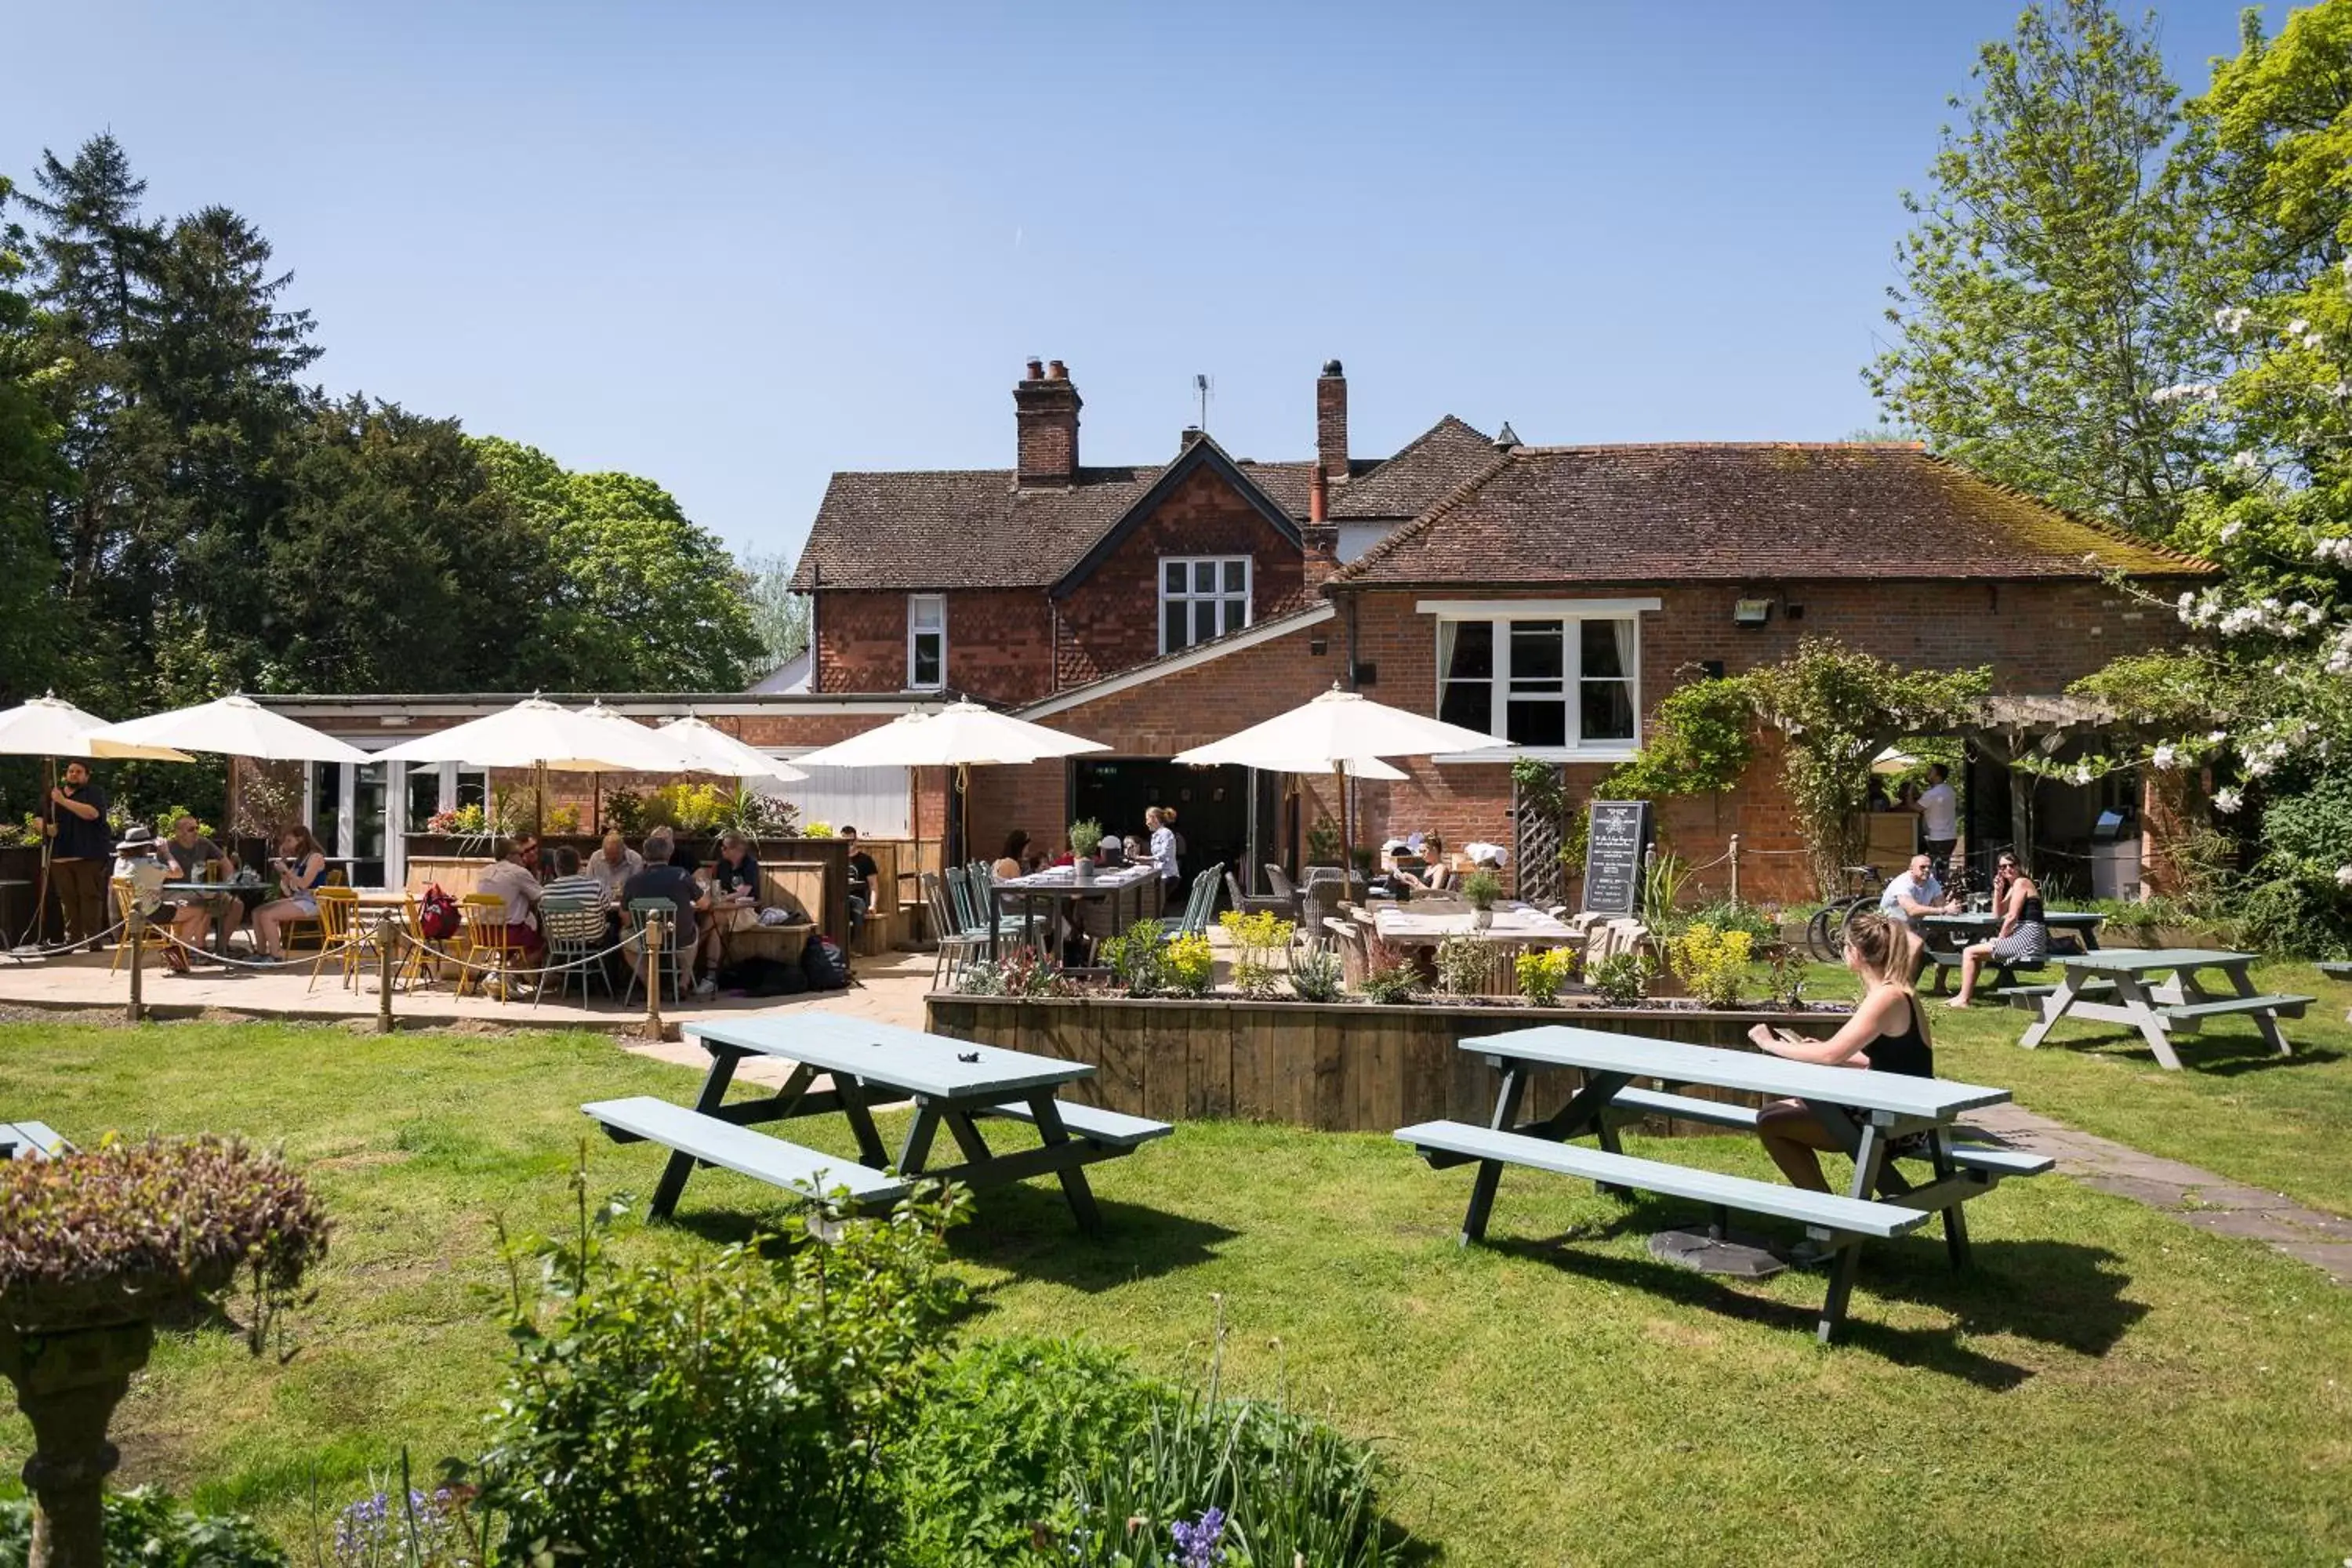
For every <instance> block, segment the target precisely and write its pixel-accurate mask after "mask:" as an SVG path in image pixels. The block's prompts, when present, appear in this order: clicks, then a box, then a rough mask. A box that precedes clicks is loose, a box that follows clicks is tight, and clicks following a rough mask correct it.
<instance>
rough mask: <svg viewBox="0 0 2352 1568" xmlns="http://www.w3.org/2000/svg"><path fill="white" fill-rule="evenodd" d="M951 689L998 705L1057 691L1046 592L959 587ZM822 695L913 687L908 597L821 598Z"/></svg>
mask: <svg viewBox="0 0 2352 1568" xmlns="http://www.w3.org/2000/svg"><path fill="white" fill-rule="evenodd" d="M946 598H947V612H948V668H947V679H948V684H949V685H950V687H952V688H954V689H956V690H958V691H962V692H969V693H970V694H971V695H972V696H974V697H980V698H984V699H986V700H990V701H992V702H1034V701H1035V700H1037V699H1039V698H1041V697H1045V696H1046V695H1048V694H1050V693H1051V692H1052V690H1053V689H1054V686H1053V680H1054V665H1053V637H1054V628H1053V617H1052V613H1051V610H1050V608H1049V606H1048V605H1047V603H1046V599H1045V590H1044V589H1042V588H958V589H954V590H951V591H950V592H949V593H948V594H947V595H946ZM816 641H817V647H816V659H817V689H818V691H819V692H820V693H821V694H823V695H826V696H839V695H843V694H846V693H855V692H877V691H890V692H897V691H904V690H905V689H907V595H904V594H899V593H876V592H868V591H866V590H863V589H856V590H853V589H844V588H829V589H825V590H823V591H821V592H820V593H819V594H818V595H817V616H816Z"/></svg>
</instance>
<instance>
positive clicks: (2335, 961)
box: [2319, 958, 2352, 980]
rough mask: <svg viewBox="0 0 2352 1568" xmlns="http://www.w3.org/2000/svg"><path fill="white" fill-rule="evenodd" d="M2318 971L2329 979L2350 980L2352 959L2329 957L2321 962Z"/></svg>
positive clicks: (2351, 977)
mask: <svg viewBox="0 0 2352 1568" xmlns="http://www.w3.org/2000/svg"><path fill="white" fill-rule="evenodd" d="M2319 973H2322V974H2325V975H2326V976H2327V978H2328V979H2330V980H2352V961H2347V960H2345V959H2341V958H2331V959H2328V960H2326V962H2324V963H2321V964H2320V966H2319Z"/></svg>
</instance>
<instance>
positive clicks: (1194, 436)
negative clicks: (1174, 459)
mask: <svg viewBox="0 0 2352 1568" xmlns="http://www.w3.org/2000/svg"><path fill="white" fill-rule="evenodd" d="M1201 435H1202V431H1201V427H1200V426H1198V425H1187V426H1184V433H1183V434H1182V435H1181V436H1179V437H1176V449H1177V450H1178V451H1180V452H1181V451H1182V450H1183V449H1184V448H1185V447H1190V446H1191V445H1192V443H1193V442H1195V441H1197V440H1199V439H1200V438H1201Z"/></svg>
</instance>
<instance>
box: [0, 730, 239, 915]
mask: <svg viewBox="0 0 2352 1568" xmlns="http://www.w3.org/2000/svg"><path fill="white" fill-rule="evenodd" d="M105 728H106V721H105V720H103V719H101V718H100V717H99V716H98V715H97V714H95V713H85V712H83V711H82V710H80V709H79V708H77V707H75V706H74V705H73V704H72V703H70V702H68V701H66V700H64V699H63V698H61V697H59V696H58V694H57V693H56V692H54V691H52V692H48V693H47V694H45V695H43V696H40V697H36V698H34V699H33V700H30V701H28V702H26V703H23V704H22V705H20V706H18V707H15V708H11V709H9V710H7V711H6V712H5V713H0V755H5V756H11V757H40V758H44V759H46V766H45V768H44V770H43V773H42V779H43V783H42V786H41V810H42V814H43V815H44V816H47V818H48V819H49V820H50V821H52V822H54V821H55V820H57V810H58V808H57V803H56V802H55V801H53V800H51V799H50V798H49V794H50V792H51V791H52V790H54V789H56V788H57V787H58V758H59V757H89V758H107V757H112V758H120V759H130V758H138V759H140V760H142V761H147V762H158V763H193V762H194V761H195V760H196V759H195V758H194V757H192V756H190V755H188V753H187V752H175V751H173V749H172V748H171V747H169V746H148V745H139V744H135V743H132V742H123V741H109V740H104V739H99V738H93V737H94V735H95V732H96V731H100V730H103V729H105ZM54 847H55V845H54V844H53V843H52V842H51V840H50V839H49V837H47V835H46V834H45V835H43V836H42V838H41V875H40V879H39V880H38V881H37V882H36V883H35V884H34V888H33V920H32V924H31V925H28V926H26V928H25V933H24V934H25V936H26V937H27V938H29V937H30V936H31V935H32V934H33V930H34V928H35V927H37V926H38V925H39V924H40V920H41V906H42V905H43V904H44V903H46V902H47V901H48V897H49V855H50V852H51V850H52V849H53V848H54Z"/></svg>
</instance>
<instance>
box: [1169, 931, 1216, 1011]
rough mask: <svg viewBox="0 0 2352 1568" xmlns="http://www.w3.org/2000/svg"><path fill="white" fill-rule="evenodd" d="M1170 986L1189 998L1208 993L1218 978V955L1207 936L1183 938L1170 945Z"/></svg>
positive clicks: (1178, 938)
mask: <svg viewBox="0 0 2352 1568" xmlns="http://www.w3.org/2000/svg"><path fill="white" fill-rule="evenodd" d="M1164 963H1165V965H1166V973H1167V976H1168V987H1169V989H1170V990H1171V991H1176V992H1181V994H1184V995H1187V996H1203V995H1206V994H1208V990H1209V984H1210V982H1211V981H1213V980H1214V979H1215V978H1216V973H1217V955H1216V952H1215V950H1214V949H1213V948H1212V947H1210V945H1209V939H1208V938H1207V937H1205V936H1180V937H1177V938H1175V939H1174V940H1173V941H1171V942H1169V944H1168V951H1167V956H1166V958H1165V960H1164Z"/></svg>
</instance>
